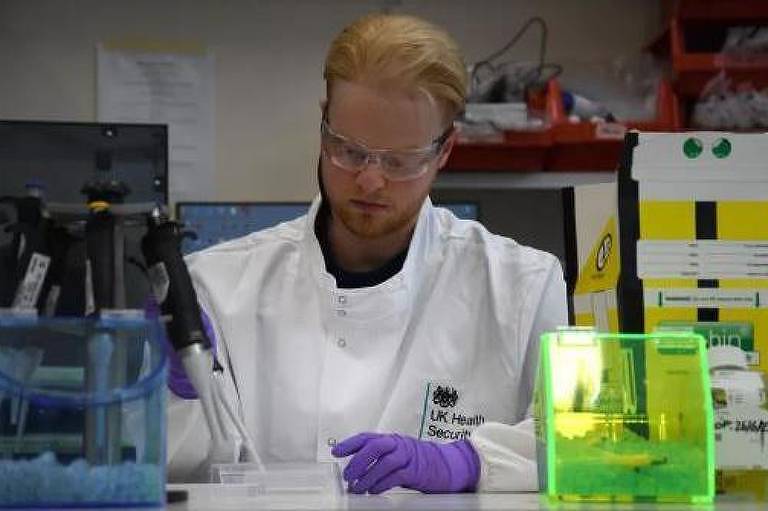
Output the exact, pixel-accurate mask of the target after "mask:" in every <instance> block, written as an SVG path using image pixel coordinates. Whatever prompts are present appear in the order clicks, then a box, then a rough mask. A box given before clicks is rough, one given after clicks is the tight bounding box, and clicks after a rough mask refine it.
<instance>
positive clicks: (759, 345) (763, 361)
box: [717, 200, 768, 371]
mask: <svg viewBox="0 0 768 511" xmlns="http://www.w3.org/2000/svg"><path fill="white" fill-rule="evenodd" d="M717 237H718V239H720V240H725V241H756V240H768V200H766V201H759V202H758V201H718V203H717ZM720 287H722V288H729V289H766V288H768V280H761V279H723V280H720ZM719 319H720V321H744V322H748V323H752V328H753V335H754V341H755V351H757V352H758V353H759V354H760V363H759V365H758V367H759V369H761V370H763V371H768V308H757V309H754V308H750V309H720V313H719Z"/></svg>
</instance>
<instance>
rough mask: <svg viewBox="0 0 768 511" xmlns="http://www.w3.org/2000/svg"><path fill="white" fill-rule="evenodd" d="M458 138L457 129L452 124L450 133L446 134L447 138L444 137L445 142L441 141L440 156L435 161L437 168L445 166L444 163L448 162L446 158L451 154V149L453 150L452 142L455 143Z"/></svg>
mask: <svg viewBox="0 0 768 511" xmlns="http://www.w3.org/2000/svg"><path fill="white" fill-rule="evenodd" d="M458 139H459V130H458V129H456V127H455V126H454V128H453V130H452V131H451V134H450V135H448V138H446V139H445V142H443V147H442V148H440V157H439V159H438V161H437V168H438V169H442V168H443V167H445V164H446V163H448V158H449V157H450V156H451V151H452V150H453V144H455V143H456V141H457V140H458Z"/></svg>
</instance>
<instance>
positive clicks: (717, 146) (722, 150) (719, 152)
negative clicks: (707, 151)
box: [712, 138, 731, 158]
mask: <svg viewBox="0 0 768 511" xmlns="http://www.w3.org/2000/svg"><path fill="white" fill-rule="evenodd" d="M712 154H714V155H715V157H716V158H727V157H728V156H730V155H731V143H730V142H729V141H728V139H727V138H718V139H717V140H715V143H714V144H713V145H712Z"/></svg>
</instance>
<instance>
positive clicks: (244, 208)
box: [176, 202, 309, 254]
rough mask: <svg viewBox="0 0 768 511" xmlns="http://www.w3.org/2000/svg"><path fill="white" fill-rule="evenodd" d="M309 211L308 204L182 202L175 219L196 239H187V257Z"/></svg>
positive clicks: (178, 206)
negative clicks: (193, 234)
mask: <svg viewBox="0 0 768 511" xmlns="http://www.w3.org/2000/svg"><path fill="white" fill-rule="evenodd" d="M308 210H309V202H179V203H177V204H176V218H177V219H178V220H179V221H180V222H183V223H184V227H185V229H186V230H189V231H192V232H194V233H195V234H196V235H197V239H190V238H185V239H184V241H183V242H182V244H181V250H182V252H183V253H184V254H190V253H192V252H197V251H198V250H202V249H204V248H208V247H210V246H211V245H215V244H217V243H221V242H223V241H228V240H231V239H235V238H239V237H240V236H245V235H246V234H249V233H252V232H254V231H260V230H261V229H266V228H267V227H272V226H274V225H277V224H279V223H281V222H286V221H288V220H293V219H294V218H298V217H300V216H301V215H303V214H305V213H306V212H307V211H308Z"/></svg>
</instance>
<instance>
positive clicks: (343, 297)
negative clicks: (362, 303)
mask: <svg viewBox="0 0 768 511" xmlns="http://www.w3.org/2000/svg"><path fill="white" fill-rule="evenodd" d="M339 303H340V304H342V305H344V304H345V303H347V297H346V296H344V295H341V296H339Z"/></svg>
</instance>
